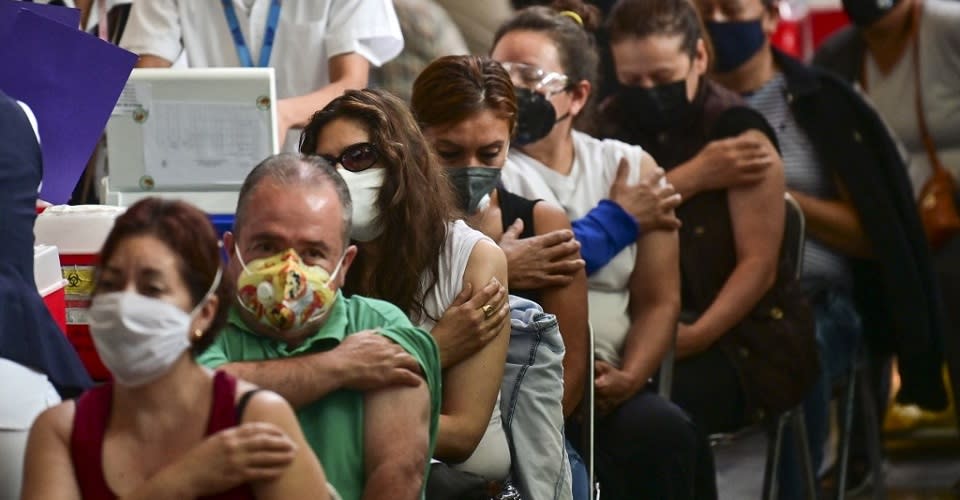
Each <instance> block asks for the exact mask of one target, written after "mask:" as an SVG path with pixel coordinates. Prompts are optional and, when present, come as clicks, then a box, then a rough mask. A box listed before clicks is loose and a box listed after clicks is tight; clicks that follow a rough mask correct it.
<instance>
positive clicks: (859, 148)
mask: <svg viewBox="0 0 960 500" xmlns="http://www.w3.org/2000/svg"><path fill="white" fill-rule="evenodd" d="M773 53H774V61H775V62H776V64H777V66H778V67H779V68H780V70H781V71H782V72H783V75H784V77H785V78H786V80H787V99H788V101H789V102H790V109H791V111H792V112H793V116H794V118H795V119H796V121H797V125H799V126H800V128H801V129H802V130H803V131H804V132H805V133H806V134H807V136H808V137H809V138H810V143H811V144H812V145H813V149H814V150H815V152H816V154H817V158H818V159H819V160H820V161H821V162H823V164H824V165H825V166H826V167H827V170H828V171H830V172H831V173H832V174H833V175H835V176H836V177H837V178H838V179H839V180H840V182H842V183H843V186H844V187H845V188H846V189H847V192H848V193H849V195H850V201H851V202H852V203H853V206H854V208H855V209H856V210H857V214H858V215H859V216H860V223H861V224H862V225H863V230H864V232H865V233H866V235H867V239H868V240H869V241H870V244H871V248H872V250H873V253H874V258H873V259H871V260H866V259H851V262H852V265H853V271H854V290H853V293H854V299H855V301H856V303H857V309H858V310H859V311H860V314H861V315H862V316H863V330H864V334H865V336H866V338H867V339H868V340H869V341H870V343H871V346H872V347H873V348H874V349H877V350H880V351H883V352H893V353H896V355H897V359H898V363H899V369H900V375H901V380H902V385H901V388H900V393H899V394H898V395H897V399H898V400H899V401H900V402H902V403H907V404H909V403H914V404H917V405H919V406H921V407H924V408H929V409H942V408H944V407H945V406H946V404H947V400H946V391H945V389H944V386H943V378H942V377H941V375H940V365H941V362H942V356H943V351H942V345H941V329H942V325H943V312H942V310H941V309H940V308H939V305H938V297H939V293H938V290H937V287H936V284H935V281H934V275H933V263H932V259H931V257H930V250H929V247H928V246H927V240H926V237H925V236H924V233H923V227H922V225H921V223H920V216H919V214H918V212H917V205H916V201H915V200H914V197H913V190H912V188H911V186H910V181H909V179H908V178H907V173H906V172H907V168H906V165H905V164H904V160H903V158H902V157H901V156H900V153H899V150H898V149H897V146H896V143H895V142H894V139H893V137H892V136H891V135H890V131H889V130H888V129H887V127H886V126H885V125H884V123H883V121H882V120H881V119H880V116H879V115H878V114H877V112H876V111H875V110H874V109H873V108H872V107H871V106H870V105H869V104H868V103H867V102H866V101H865V100H864V99H863V97H862V96H861V95H860V94H858V93H857V92H856V91H855V90H854V89H853V88H852V87H851V86H850V85H849V84H847V83H846V82H844V81H842V80H841V79H840V78H839V77H837V76H835V75H833V74H831V73H827V72H826V71H823V70H821V69H818V68H813V67H809V66H807V65H804V64H803V63H801V62H800V61H797V60H796V59H793V58H792V57H790V56H788V55H786V54H784V53H783V52H780V51H777V50H774V51H773Z"/></svg>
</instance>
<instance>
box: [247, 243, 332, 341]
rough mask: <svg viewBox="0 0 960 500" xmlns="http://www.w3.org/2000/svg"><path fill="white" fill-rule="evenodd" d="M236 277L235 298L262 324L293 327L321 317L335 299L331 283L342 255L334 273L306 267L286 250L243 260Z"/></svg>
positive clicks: (275, 326)
mask: <svg viewBox="0 0 960 500" xmlns="http://www.w3.org/2000/svg"><path fill="white" fill-rule="evenodd" d="M236 252H237V258H238V260H239V261H240V265H241V266H243V272H242V273H240V277H239V278H237V300H238V301H239V303H240V306H241V307H243V308H244V309H246V310H247V312H249V313H250V314H251V315H253V317H254V318H256V319H257V321H259V322H260V323H261V324H263V325H266V326H269V327H272V328H275V329H277V330H294V329H297V328H299V327H302V326H304V325H307V324H309V323H311V322H313V321H315V320H317V319H319V318H322V317H323V316H324V315H325V314H326V313H327V311H329V310H330V308H332V307H333V303H334V301H336V298H337V294H336V292H335V291H334V290H333V289H331V288H330V283H331V282H332V281H333V280H334V279H335V278H336V276H337V273H338V272H340V265H341V264H343V255H341V256H340V260H339V261H337V266H336V267H335V268H334V270H333V272H332V273H331V272H327V270H326V269H324V268H322V267H320V266H308V265H306V264H304V262H303V260H302V259H301V258H300V256H299V255H298V254H297V252H296V250H293V249H289V250H285V251H283V252H282V253H279V254H277V255H274V256H272V257H266V258H263V259H257V260H254V261H252V262H250V263H249V264H245V263H244V262H243V257H241V256H240V249H239V248H236Z"/></svg>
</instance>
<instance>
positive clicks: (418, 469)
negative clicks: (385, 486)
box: [369, 429, 429, 498]
mask: <svg viewBox="0 0 960 500" xmlns="http://www.w3.org/2000/svg"><path fill="white" fill-rule="evenodd" d="M422 434H423V436H422V437H423V439H422V440H418V441H422V443H423V446H412V447H410V449H407V450H403V451H402V452H400V453H396V454H393V455H392V456H391V457H390V458H389V459H388V460H384V461H383V462H382V463H380V464H378V465H377V466H375V467H374V468H373V469H372V470H371V471H370V474H369V477H370V478H371V479H373V478H376V477H383V478H384V479H385V482H386V483H392V484H394V485H398V484H403V485H405V486H404V489H405V490H407V491H409V492H411V493H416V494H419V492H420V491H421V490H422V489H423V484H424V480H425V479H426V478H425V475H426V470H427V455H428V451H427V449H428V448H429V436H428V433H427V432H426V429H424V432H422ZM372 482H373V483H380V482H379V481H372ZM394 494H396V495H397V496H396V497H391V498H405V497H406V496H407V495H404V494H401V493H400V492H394ZM409 498H415V496H413V495H411V496H410V497H409Z"/></svg>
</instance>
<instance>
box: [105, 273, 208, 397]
mask: <svg viewBox="0 0 960 500" xmlns="http://www.w3.org/2000/svg"><path fill="white" fill-rule="evenodd" d="M219 284H220V271H219V270H218V271H217V275H216V277H215V278H214V280H213V285H212V286H211V287H210V290H209V291H208V292H207V294H206V296H204V298H203V299H202V300H201V301H200V303H199V304H197V306H196V307H194V308H193V310H192V311H190V312H189V313H187V312H184V311H183V310H182V309H180V308H179V307H177V306H175V305H174V304H171V303H170V302H167V301H165V300H161V299H155V298H152V297H145V296H143V295H140V294H138V293H135V292H130V291H123V292H112V293H105V294H102V295H98V296H97V297H95V298H94V299H93V302H92V303H91V304H90V309H89V310H88V317H89V320H90V336H91V337H92V338H93V344H94V345H95V346H96V348H97V354H99V355H100V359H101V360H102V361H103V364H104V366H106V367H107V369H109V370H110V373H112V374H113V378H114V380H115V381H116V383H117V384H120V385H123V386H128V387H137V386H141V385H144V384H147V383H150V382H152V381H154V380H156V379H158V378H160V376H161V375H163V374H165V373H167V372H168V371H169V370H170V368H172V367H173V364H174V363H175V362H176V361H177V360H178V359H180V356H181V355H182V354H183V353H184V352H186V350H187V349H189V348H190V339H189V335H190V324H191V323H193V319H194V317H195V316H196V315H197V314H198V313H199V311H200V308H201V307H203V305H204V304H205V303H206V302H207V300H208V299H209V297H210V296H211V295H212V294H213V293H214V291H215V290H216V289H217V286H218V285H219Z"/></svg>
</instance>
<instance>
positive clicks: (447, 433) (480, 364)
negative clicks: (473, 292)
mask: <svg viewBox="0 0 960 500" xmlns="http://www.w3.org/2000/svg"><path fill="white" fill-rule="evenodd" d="M494 277H496V278H497V279H498V280H500V282H501V283H502V284H503V286H504V287H507V288H508V289H509V285H508V283H507V259H506V257H504V255H503V251H501V250H500V248H499V247H497V246H496V245H494V244H492V243H489V242H486V241H481V242H479V243H477V245H476V246H475V247H474V248H473V252H472V253H471V254H470V260H469V261H468V263H467V269H466V271H465V272H464V276H463V280H464V284H466V283H471V284H472V286H473V287H474V289H477V288H478V287H481V286H483V285H484V284H486V283H487V282H489V281H490V279H491V278H494ZM509 341H510V323H509V322H505V323H504V325H503V327H502V328H501V330H500V334H499V335H497V337H496V338H495V339H493V340H492V341H490V342H489V343H487V345H486V346H484V347H483V349H481V350H480V351H478V352H477V353H476V354H474V355H473V356H471V357H469V358H467V359H465V360H463V361H461V362H460V363H459V364H457V365H455V366H452V367H450V368H448V369H447V370H446V371H445V372H444V374H443V405H442V408H441V412H440V433H439V436H438V437H437V449H436V451H435V452H434V456H435V457H436V458H438V459H440V460H443V461H446V462H452V463H458V462H462V461H464V460H466V459H467V458H470V455H471V454H472V453H473V451H474V450H475V449H476V447H477V444H479V443H480V439H481V438H483V434H484V432H485V431H486V429H487V424H488V423H489V422H490V415H491V414H492V413H493V406H494V405H495V404H496V402H497V394H499V392H500V383H501V381H502V380H503V369H504V364H505V362H506V358H507V346H508V343H509Z"/></svg>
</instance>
